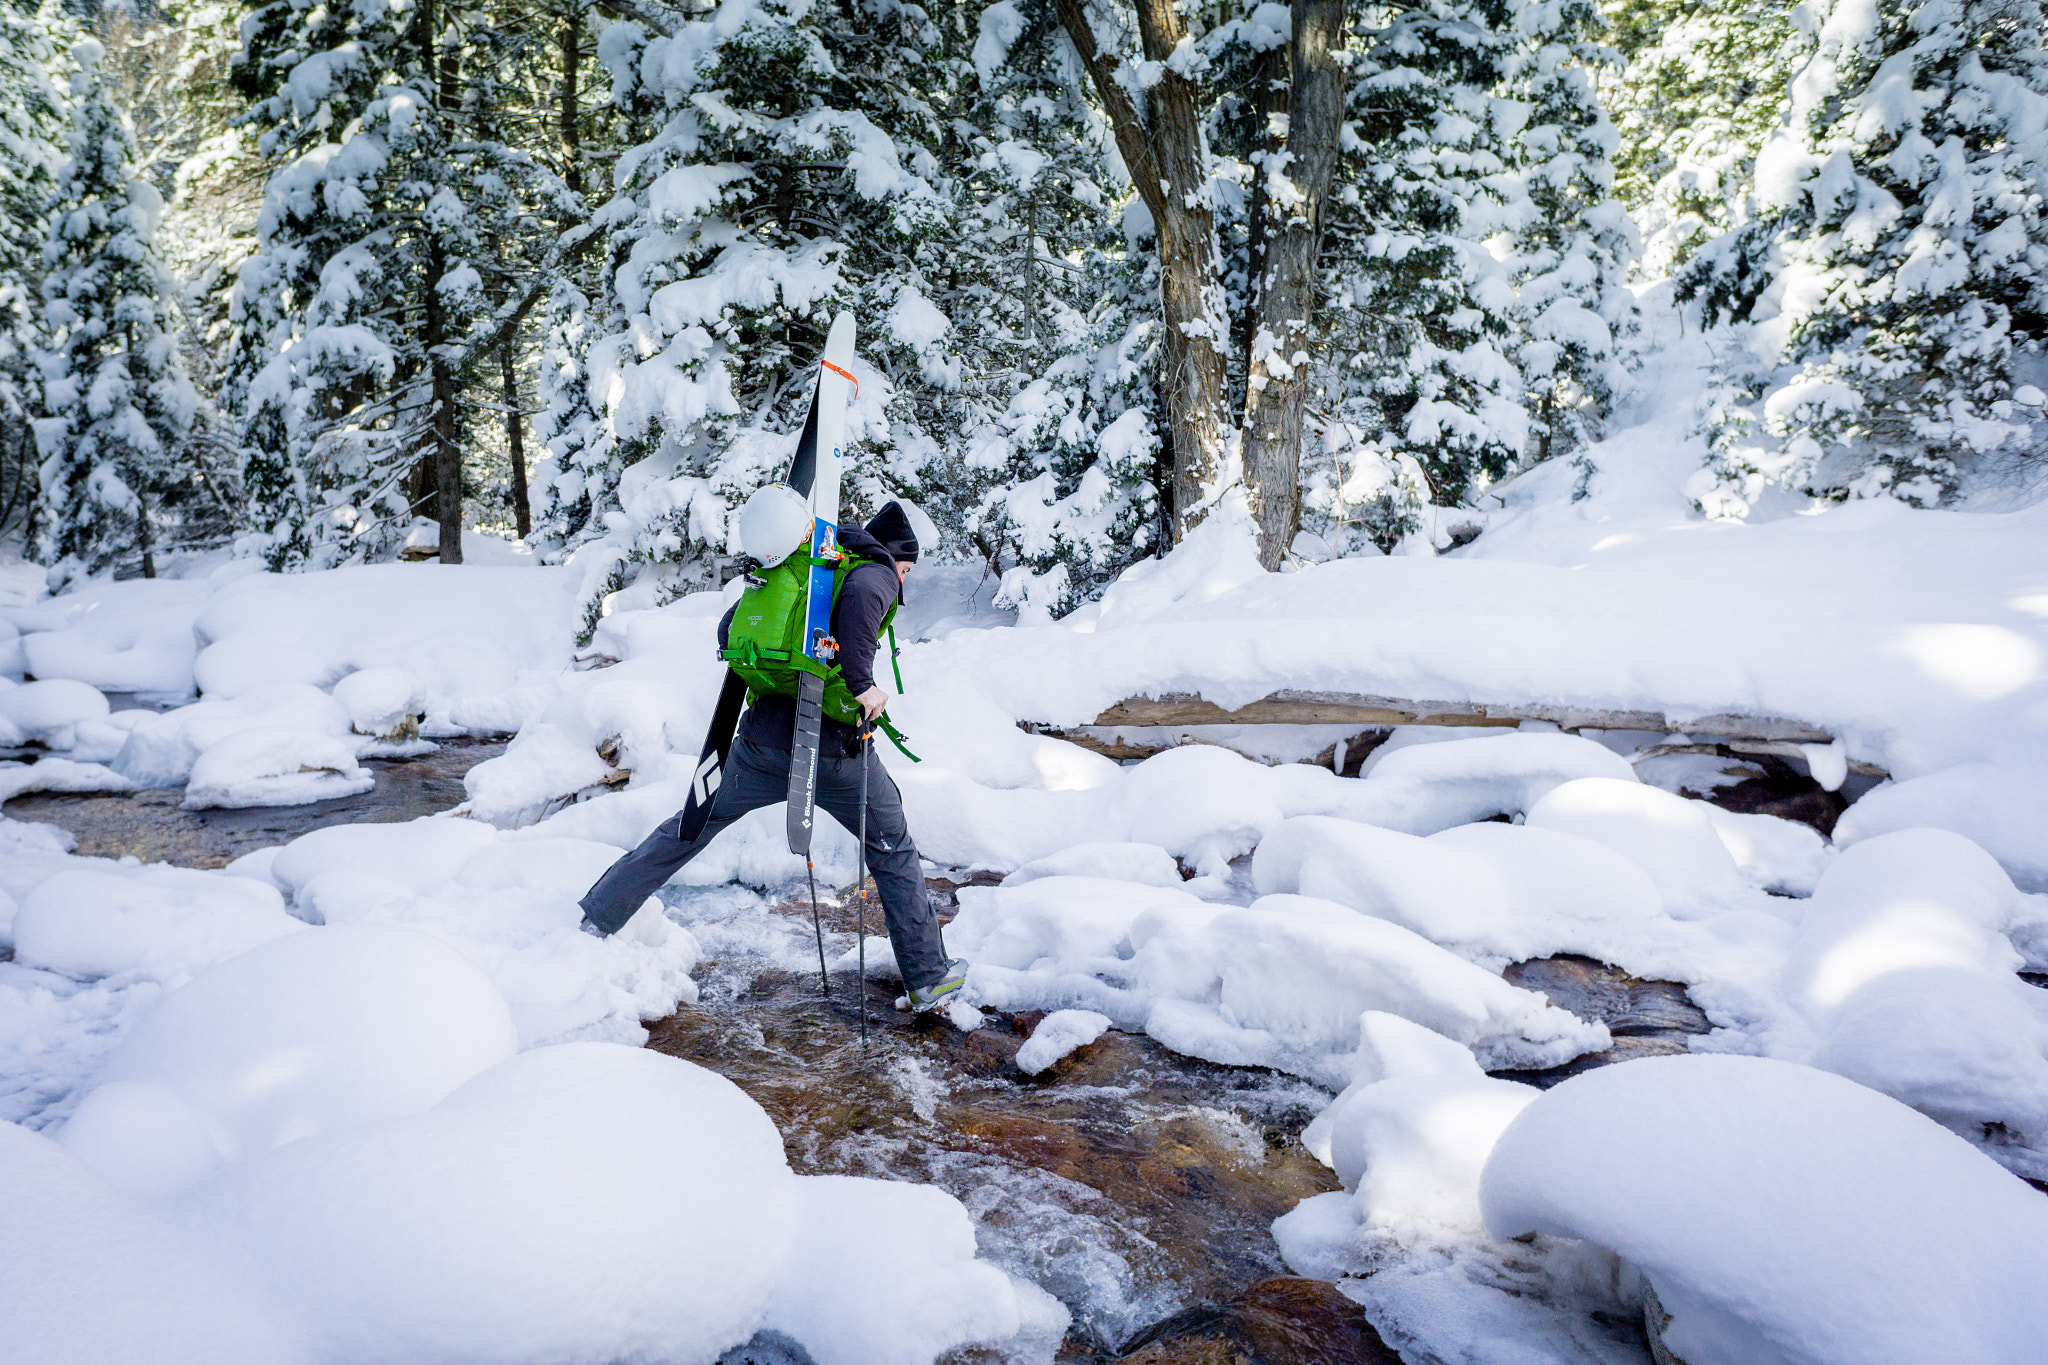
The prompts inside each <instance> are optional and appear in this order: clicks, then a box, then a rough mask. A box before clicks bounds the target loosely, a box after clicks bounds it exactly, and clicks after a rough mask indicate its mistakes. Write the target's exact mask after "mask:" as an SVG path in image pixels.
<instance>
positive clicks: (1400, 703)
mask: <svg viewBox="0 0 2048 1365" xmlns="http://www.w3.org/2000/svg"><path fill="white" fill-rule="evenodd" d="M1525 720H1538V721H1548V722H1550V723H1551V724H1553V725H1555V726H1557V727H1558V728H1559V729H1561V730H1643V731H1650V732H1654V733H1658V734H1667V735H1668V734H1674V733H1683V734H1687V735H1715V736H1719V737H1721V738H1725V739H1742V740H1757V741H1767V742H1776V743H1784V744H1829V743H1832V742H1833V740H1834V736H1833V735H1831V734H1829V733H1828V732H1827V731H1825V730H1823V729H1820V728H1819V727H1818V726H1814V725H1809V724H1807V723H1806V722H1805V721H1799V720H1787V719H1785V718H1783V717H1780V716H1750V715H1738V714H1735V713H1733V712H1721V713H1717V714H1714V715H1708V716H1694V717H1678V718H1673V717H1669V716H1666V715H1664V714H1663V713H1662V712H1657V711H1615V710H1607V709H1604V708H1600V707H1586V706H1563V705H1552V704H1549V703H1543V702H1536V703H1523V704H1511V705H1496V704H1492V703H1478V702H1459V701H1410V700H1406V699H1403V698H1399V697H1376V696H1366V695H1362V694H1359V693H1355V692H1296V691H1282V692H1274V693H1272V694H1270V695H1268V696H1265V697H1261V698H1260V699H1259V700H1257V701H1254V702H1248V703H1246V704H1245V705H1243V706H1240V707H1238V708H1236V709H1235V710H1229V711H1226V710H1225V709H1224V708H1222V707H1221V706H1218V705H1216V703H1214V702H1211V701H1206V700H1204V699H1203V698H1202V697H1200V696H1198V695H1195V694H1193V693H1186V692H1176V693H1168V694H1167V695H1166V696H1163V697H1127V698H1125V699H1124V700H1123V701H1120V702H1117V703H1116V704H1115V705H1114V706H1111V707H1110V708H1108V709H1107V710H1105V711H1104V712H1103V713H1102V714H1101V715H1099V716H1097V717H1095V719H1094V720H1092V721H1089V722H1087V724H1088V725H1091V726H1138V725H1148V726H1149V725H1165V726H1173V725H1358V726H1393V725H1471V726H1491V727H1503V728H1504V727H1508V726H1514V725H1519V724H1521V723H1522V722H1523V721H1525ZM1032 728H1034V729H1036V730H1038V731H1039V732H1040V733H1046V734H1050V733H1056V731H1055V730H1053V729H1052V728H1051V727H1046V726H1034V727H1032Z"/></svg>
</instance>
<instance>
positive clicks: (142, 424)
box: [36, 38, 198, 589]
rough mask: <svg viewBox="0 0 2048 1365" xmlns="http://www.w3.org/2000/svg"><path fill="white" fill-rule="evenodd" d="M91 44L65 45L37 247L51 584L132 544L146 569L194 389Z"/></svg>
mask: <svg viewBox="0 0 2048 1365" xmlns="http://www.w3.org/2000/svg"><path fill="white" fill-rule="evenodd" d="M104 54H105V49H104V48H103V47H102V46H101V45H100V43H99V41H98V40H97V39H93V38H85V39H81V40H80V41H79V42H77V43H76V44H74V45H73V46H72V49H71V57H72V61H73V63H74V65H75V67H76V70H75V72H74V73H73V75H72V77H71V100H70V103H71V131H70V133H69V136H68V145H69V149H70V156H69V157H68V159H67V160H66V161H65V162H64V164H63V166H62V167H60V168H59V170H58V172H57V185H56V195H55V197H54V200H53V202H52V204H51V209H50V214H49V217H48V222H49V234H48V238H47V240H46V242H45V245H44V247H43V266H44V270H45V272H46V273H45V275H44V279H43V305H44V330H45V334H46V345H45V349H44V350H43V352H42V353H41V355H40V357H39V363H40V368H41V370H42V408H43V412H44V414H45V415H44V416H43V417H42V418H40V419H38V421H37V422H36V436H37V443H38V445H39V447H40V449H41V452H42V456H43V466H42V508H41V515H40V522H41V526H40V532H41V535H40V543H39V546H38V552H39V556H40V558H41V561H42V562H43V563H44V564H45V565H47V566H49V568H50V583H51V586H52V588H53V589H54V588H61V587H63V586H66V585H67V584H69V583H71V582H72V581H74V580H75V579H77V578H78V577H79V576H81V575H84V574H90V573H96V572H99V571H101V570H103V569H105V568H107V567H108V566H110V565H111V564H113V563H114V561H115V560H116V559H118V558H120V557H121V556H123V555H125V554H128V553H131V552H139V553H140V555H141V560H142V571H143V573H144V574H145V575H153V574H154V573H155V566H154V563H153V559H152V554H151V551H152V545H153V532H152V521H153V509H154V507H155V505H156V504H157V502H158V500H159V499H160V497H161V495H162V493H163V491H164V489H165V488H166V487H167V486H169V485H170V484H171V482H172V481H173V480H174V479H175V478H176V470H175V463H176V459H177V454H178V443H179V441H180V440H181V439H182V438H183V436H184V433H185V430H186V428H187V426H188V425H189V424H190V422H191V420H192V412H193V408H194V407H195V405H196V404H197V401H198V397H197V395H196V394H195V393H194V392H193V390H192V386H191V385H190V383H188V382H187V380H186V378H185V374H184V370H183V367H182V366H181V365H180V363H179V360H178V355H177V339H176V336H175V334H174V333H175V328H174V326H173V320H172V317H171V300H170V292H171V285H170V280H169V277H168V276H167V274H166V272H165V271H164V269H163V266H162V263H161V262H160V261H159V260H158V259H157V255H156V248H155V242H154V238H155V235H156V229H157V222H158V219H159V218H160V216H161V215H162V212H163V197H162V196H161V195H160V194H159V193H158V192H157V190H156V188H155V186H153V185H151V184H150V183H149V182H148V181H147V180H146V179H144V178H142V177H141V176H140V175H139V174H138V173H137V168H136V166H135V162H134V158H135V144H134V140H133V138H132V137H131V136H130V135H129V133H128V129H127V127H126V125H125V124H124V122H123V121H122V118H121V116H120V113H119V111H117V110H116V109H115V108H114V107H113V105H112V104H111V103H110V102H109V101H108V99H107V97H106V93H105V91H104V90H103V89H102V87H101V82H100V72H99V70H98V64H99V61H100V59H101V57H102V56H104Z"/></svg>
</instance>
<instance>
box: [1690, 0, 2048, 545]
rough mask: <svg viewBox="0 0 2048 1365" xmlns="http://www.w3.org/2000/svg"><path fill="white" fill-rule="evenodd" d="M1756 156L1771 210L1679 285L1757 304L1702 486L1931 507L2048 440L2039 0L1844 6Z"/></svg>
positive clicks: (2047, 71) (1736, 497) (1741, 314)
mask: <svg viewBox="0 0 2048 1365" xmlns="http://www.w3.org/2000/svg"><path fill="white" fill-rule="evenodd" d="M1810 13H1812V14H1813V15H1814V17H1815V18H1816V19H1817V20H1818V21H1819V26H1818V29H1817V33H1816V38H1815V51H1814V55H1813V56H1812V58H1811V60H1810V61H1808V62H1807V63H1806V65H1805V66H1804V67H1803V68H1802V69H1801V70H1800V71H1799V73H1798V75H1797V76H1796V77H1795V78H1794V79H1793V82H1792V108H1791V113H1790V116H1789V118H1788V119H1787V122H1786V125H1785V126H1784V128H1782V129H1781V130H1780V131H1779V132H1778V133H1776V134H1775V135H1774V136H1773V137H1772V138H1771V140H1770V141H1769V142H1768V143H1767V144H1766V145H1765V147H1764V149H1763V151H1762V153H1761V154H1760V155H1759V157H1758V159H1757V169H1756V183H1757V197H1758V201H1759V204H1760V207H1761V210H1762V213H1761V216H1760V217H1759V218H1758V220H1757V221H1755V222H1753V223H1751V224H1750V225H1748V226H1746V227H1744V228H1741V229H1738V230H1737V231H1736V232H1734V233H1732V234H1730V235H1729V236H1727V237H1725V238H1723V239H1721V240H1720V241H1718V242H1716V243H1714V244H1713V245H1712V246H1710V247H1708V248H1706V249H1704V250H1703V251H1701V252H1700V254H1699V255H1698V256H1696V257H1695V258H1694V260H1693V261H1692V263H1691V264H1690V265H1688V266H1687V267H1686V269H1685V270H1684V271H1683V272H1682V273H1681V275H1680V276H1679V291H1678V292H1679V297H1680V298H1681V299H1682V300H1687V301H1692V300H1697V301H1698V302H1699V303H1700V304H1701V306H1702V309H1703V311H1704V313H1705V314H1706V316H1708V317H1709V318H1714V317H1730V318H1733V319H1736V320H1738V321H1754V322H1755V324H1756V326H1755V327H1754V329H1753V332H1752V334H1751V345H1750V347H1749V348H1748V349H1749V354H1747V355H1742V354H1738V355H1734V356H1731V357H1730V358H1729V360H1728V361H1727V363H1726V364H1724V366H1723V372H1722V379H1723V388H1722V390H1721V391H1720V392H1719V393H1718V394H1717V395H1716V396H1715V399H1714V402H1713V406H1712V408H1711V409H1710V412H1709V426H1710V428H1711V436H1712V441H1711V446H1712V449H1711V453H1710V456H1709V460H1708V464H1707V467H1706V468H1705V469H1703V470H1702V471H1701V473H1700V475H1699V476H1698V478H1697V480H1696V482H1695V484H1694V486H1693V492H1694V494H1695V497H1696V498H1697V500H1698V501H1699V503H1700V505H1701V506H1702V507H1703V508H1704V509H1705V510H1706V511H1707V513H1708V514H1709V515H1714V516H1741V515H1744V514H1746V513H1747V512H1748V511H1749V510H1750V509H1751V508H1752V507H1753V506H1755V504H1756V503H1757V501H1758V499H1759V498H1761V497H1762V496H1763V495H1764V494H1765V492H1766V491H1767V490H1768V489H1770V488H1773V487H1780V488H1786V489H1790V490H1793V491H1794V492H1795V493H1800V494H1809V495H1818V496H1824V497H1845V496H1871V495H1877V494H1889V495H1891V496H1894V497H1897V498H1899V499H1901V500H1903V501H1906V502H1910V503H1913V504H1916V505H1921V506H1931V505H1934V504H1937V503H1941V502H1945V501H1947V500H1949V499H1950V498H1952V497H1953V496H1954V495H1955V494H1956V492H1957V491H1958V489H1959V487H1960V486H1961V484H1962V482H1963V480H1964V478H1965V476H1966V475H1967V474H1968V473H1969V472H1971V470H1972V469H1973V468H1979V467H1984V466H1988V465H1992V464H1995V463H1997V462H1999V461H2003V460H2020V461H2028V462H2036V461H2038V460H2039V459H2040V458H2041V455H2042V452H2043V450H2044V448H2048V441H2044V427H2043V425H2042V403H2043V401H2044V400H2043V395H2042V392H2041V390H2040V388H2038V387H2036V386H2035V385H2034V384H2032V383H2029V382H2028V379H2029V377H2030V376H2029V375H2028V374H2026V373H2023V372H2022V371H2023V369H2031V371H2032V372H2033V374H2034V375H2038V374H2039V372H2040V365H2041V362H2040V356H2041V348H2042V345H2043V342H2044V336H2043V333H2044V331H2048V325H2044V323H2043V321H2042V319H2043V318H2044V317H2048V217H2044V213H2043V189H2044V184H2043V170H2042V167H2043V165H2044V158H2048V142H2044V136H2048V135H2044V132H2043V130H2044V128H2048V52H2044V49H2043V45H2042V44H2043V37H2042V35H2043V29H2044V22H2048V14H2044V12H2043V6H2042V4H2041V3H2040V2H2039V0H1913V2H1911V3H1897V4H1870V3H1860V2H1859V3H1832V4H1822V5H1817V6H1815V7H1813V9H1812V10H1811V11H1810Z"/></svg>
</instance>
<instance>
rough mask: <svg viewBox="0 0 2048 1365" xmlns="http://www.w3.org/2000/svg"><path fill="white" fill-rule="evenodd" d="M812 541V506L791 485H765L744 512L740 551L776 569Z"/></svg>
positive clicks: (751, 498) (749, 500) (756, 490)
mask: <svg viewBox="0 0 2048 1365" xmlns="http://www.w3.org/2000/svg"><path fill="white" fill-rule="evenodd" d="M810 541H811V504H810V503H809V502H808V501H806V500H805V498H804V496H803V494H801V493H799V492H797V491H796V490H795V489H794V488H791V487H790V486H789V485H787V484H780V483H764V484H762V485H761V486H760V487H759V488H757V489H755V490H754V495H753V496H752V497H750V498H748V499H747V505H746V506H745V507H742V508H741V509H740V548H741V549H742V550H745V551H746V552H747V553H748V554H749V555H751V556H752V557H753V558H755V559H758V560H760V561H761V566H762V567H763V568H767V569H772V568H774V567H775V566H776V565H777V564H780V563H781V562H782V561H783V560H785V559H788V558H789V557H790V556H791V555H793V554H795V553H796V552H797V551H798V550H800V549H804V548H806V547H807V546H809V544H810Z"/></svg>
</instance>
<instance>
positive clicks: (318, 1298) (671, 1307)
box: [179, 1043, 1014, 1365]
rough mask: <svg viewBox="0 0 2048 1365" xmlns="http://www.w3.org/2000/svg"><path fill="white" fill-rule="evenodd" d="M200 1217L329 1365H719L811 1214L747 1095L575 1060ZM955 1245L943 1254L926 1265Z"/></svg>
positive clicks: (506, 1071) (209, 1202)
mask: <svg viewBox="0 0 2048 1365" xmlns="http://www.w3.org/2000/svg"><path fill="white" fill-rule="evenodd" d="M179 1211H180V1213H181V1214H182V1215H183V1217H184V1218H185V1220H186V1221H187V1222H188V1223H189V1225H190V1226H191V1227H193V1228H194V1229H195V1230H196V1231H198V1232H199V1233H200V1234H201V1235H203V1236H204V1237H205V1238H206V1239H207V1240H208V1241H210V1242H211V1243H212V1244H214V1245H215V1246H218V1247H220V1248H222V1249H223V1251H224V1252H226V1253H227V1254H229V1255H230V1256H231V1257H232V1258H233V1260H234V1263H235V1264H236V1265H238V1266H239V1267H240V1268H241V1269H242V1271H243V1273H245V1274H247V1275H249V1276H251V1277H256V1278H260V1279H261V1280H262V1281H263V1282H264V1283H265V1284H266V1285H267V1286H268V1287H269V1289H270V1291H271V1293H272V1294H273V1295H274V1296H275V1297H276V1299H277V1300H278V1301H279V1302H280V1303H282V1304H283V1305H285V1306H286V1307H287V1308H288V1309H289V1310H290V1311H291V1312H292V1313H293V1315H294V1316H296V1317H297V1318H298V1319H299V1320H300V1321H302V1322H304V1323H305V1324H306V1325H307V1328H308V1330H309V1331H310V1332H311V1333H313V1334H314V1335H315V1336H316V1337H317V1339H318V1340H320V1341H321V1342H322V1345H323V1355H324V1356H325V1357H326V1358H327V1359H329V1360H333V1361H357V1362H377V1361H388V1362H401V1361H421V1360H443V1361H457V1360H459V1361H464V1362H474V1363H475V1365H498V1363H499V1362H502V1363H503V1365H526V1363H527V1362H531V1361H535V1360H593V1361H594V1360H677V1361H700V1362H709V1361H711V1360H713V1359H715V1358H716V1357H717V1356H718V1354H719V1353H720V1352H722V1351H724V1350H725V1349H727V1348H729V1347H732V1346H736V1345H738V1344H739V1343H741V1342H743V1341H745V1340H746V1339H747V1338H748V1337H749V1336H751V1335H752V1334H753V1332H754V1331H755V1330H756V1328H757V1327H758V1326H759V1324H760V1322H761V1319H762V1316H763V1311H764V1310H765V1309H766V1308H767V1307H768V1304H769V1302H770V1300H771V1298H772V1297H773V1296H774V1295H775V1293H776V1289H777V1284H778V1280H779V1279H780V1278H781V1276H782V1275H783V1273H784V1268H785V1266H786V1264H787V1263H788V1259H789V1255H790V1251H791V1247H792V1243H793V1241H794V1239H795V1237H796V1235H797V1231H798V1227H799V1224H800V1220H801V1214H802V1201H801V1196H800V1193H799V1182H798V1180H797V1177H796V1176H794V1175H793V1174H791V1172H790V1170H789V1167H788V1164H787V1163H786V1162H785V1160H784V1159H783V1153H782V1140H781V1136H780V1135H779V1134H778V1133H777V1132H776V1130H775V1125H774V1124H773V1123H771V1122H770V1121H769V1119H768V1116H767V1115H766V1114H764V1113H763V1112H762V1111H761V1108H760V1106H758V1105H756V1104H755V1103H754V1102H753V1101H752V1100H750V1099H748V1098H747V1096H746V1095H745V1094H744V1093H742V1092H741V1091H740V1089H739V1087H737V1086H735V1085H734V1084H732V1082H730V1081H728V1080H726V1079H724V1078H723V1077H721V1076H719V1075H717V1074H716V1073H714V1072H711V1071H707V1070H705V1069H704V1068H702V1067H698V1066H694V1065H692V1064H691V1063H689V1062H685V1061H681V1060H678V1059H676V1058H673V1057H666V1056H663V1055H661V1054H660V1053H655V1052H648V1051H646V1050H644V1049H640V1048H629V1047H620V1046H616V1045H612V1044H603V1043H572V1044H567V1045H564V1046H560V1047H547V1048H540V1049H537V1050H535V1051H532V1052H528V1053H524V1054H522V1055H520V1056H518V1057H514V1058H511V1059H509V1060H507V1061H504V1062H502V1063H500V1064H499V1065H497V1066H496V1067H493V1068H492V1069H491V1070H489V1071H486V1072H484V1073H483V1074H481V1075H479V1076H477V1077H476V1078H475V1079H474V1080H472V1081H470V1082H469V1083H468V1084H467V1085H465V1086H463V1087H462V1088H461V1089H459V1090H457V1091H455V1092H454V1093H453V1094H451V1095H449V1096H448V1097H447V1098H446V1099H445V1100H443V1101H442V1102H441V1103H439V1104H437V1105H435V1106H434V1107H433V1108H432V1109H430V1110H428V1111H427V1112H425V1113H421V1114H417V1115H414V1116H412V1117H408V1118H398V1119H393V1120H390V1121H388V1122H385V1123H379V1124H373V1125H367V1126H359V1127H352V1128H348V1129H341V1130H334V1131H329V1132H326V1133H323V1134H321V1135H319V1136H316V1137H309V1138H306V1139H304V1140H302V1141H298V1142H293V1143H290V1144H287V1145H285V1146H282V1147H278V1148H275V1149H274V1150H271V1151H268V1152H264V1153H262V1154H260V1155H258V1156H255V1157H252V1158H251V1159H250V1160H248V1161H245V1162H243V1163H241V1164H239V1165H237V1166H234V1167H232V1168H230V1169H229V1170H227V1171H224V1172H222V1173H221V1175H219V1176H218V1177H216V1178H215V1179H214V1180H212V1181H210V1182H208V1183H206V1184H205V1185H202V1186H200V1187H197V1188H195V1189H194V1190H192V1191H190V1192H189V1193H188V1194H187V1195H186V1196H185V1197H184V1198H183V1200H182V1201H181V1203H180V1205H179ZM956 1240H957V1239H956ZM956 1250H957V1248H955V1247H953V1246H951V1245H950V1244H949V1243H947V1242H946V1241H944V1240H943V1239H940V1240H938V1241H937V1242H936V1244H935V1245H928V1246H926V1247H925V1249H924V1257H923V1259H925V1260H926V1261H928V1262H940V1261H946V1260H949V1259H952V1258H951V1257H949V1256H948V1254H947V1253H949V1252H952V1251H956ZM819 1259H820V1261H821V1262H825V1263H829V1264H832V1265H833V1266H834V1268H835V1269H843V1268H844V1266H843V1263H840V1262H838V1261H836V1260H833V1259H831V1258H830V1257H829V1254H828V1255H821V1256H820V1257H819ZM956 1278H959V1277H957V1275H956ZM969 1284H972V1285H974V1286H975V1287H978V1288H980V1289H982V1290H983V1291H984V1292H992V1291H994V1290H995V1289H996V1288H998V1287H997V1286H993V1285H988V1284H984V1283H981V1282H980V1281H978V1280H973V1279H971V1278H968V1279H965V1280H963V1282H962V1284H961V1287H966V1286H967V1285H969ZM1000 1288H1001V1289H1007V1285H1002V1286H1000ZM805 1289H806V1291H807V1292H809V1293H811V1294H814V1295H819V1296H822V1295H825V1294H828V1293H832V1292H834V1291H833V1289H832V1286H831V1285H830V1284H817V1285H812V1286H806V1287H805ZM1001 1307H1002V1304H1001V1300H1000V1298H998V1299H997V1301H996V1303H995V1304H994V1305H993V1308H994V1310H995V1314H994V1315H996V1316H999V1315H1000V1311H1001ZM1011 1311H1012V1312H1014V1308H1012V1310H1011ZM943 1313H950V1314H951V1315H952V1317H953V1320H954V1321H955V1322H958V1321H960V1320H961V1319H963V1318H967V1319H972V1318H974V1317H976V1316H980V1317H984V1318H986V1317H988V1316H990V1315H991V1314H990V1306H988V1305H980V1306H970V1305H951V1306H941V1307H939V1308H937V1309H936V1310H935V1311H934V1312H933V1316H934V1317H937V1316H939V1315H940V1314H943ZM792 1316H796V1314H792ZM923 1325H925V1326H926V1327H927V1330H928V1331H929V1333H930V1334H931V1335H934V1336H936V1335H943V1332H942V1331H937V1330H932V1329H934V1328H936V1327H938V1326H940V1324H934V1323H929V1322H928V1323H926V1324H923ZM998 1325H1000V1324H998Z"/></svg>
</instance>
